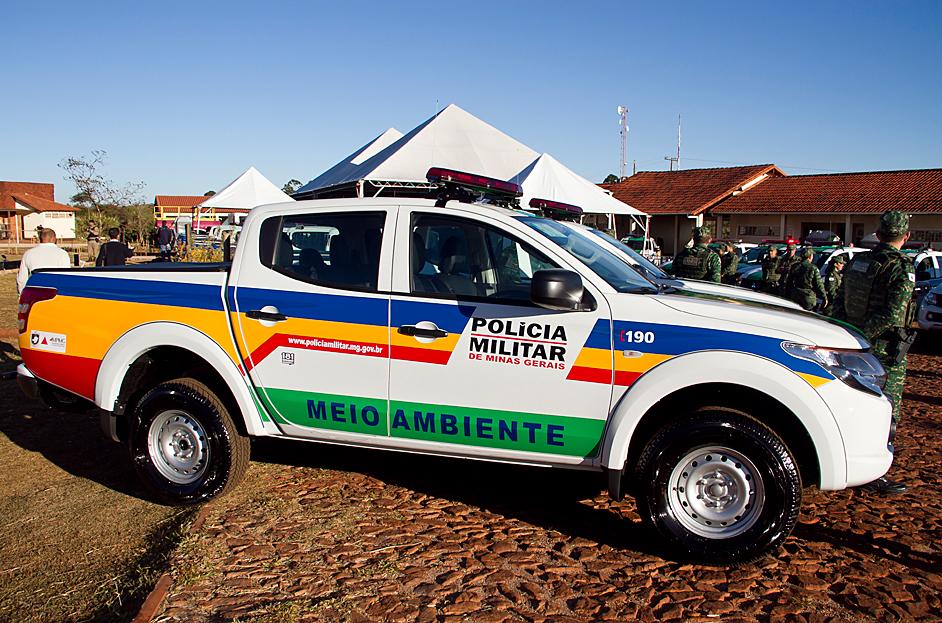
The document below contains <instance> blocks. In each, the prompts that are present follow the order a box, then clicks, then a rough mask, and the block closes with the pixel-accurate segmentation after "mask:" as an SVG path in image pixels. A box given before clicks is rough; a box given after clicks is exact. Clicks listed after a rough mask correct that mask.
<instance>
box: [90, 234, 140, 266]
mask: <svg viewBox="0 0 942 623" xmlns="http://www.w3.org/2000/svg"><path fill="white" fill-rule="evenodd" d="M120 234H121V230H119V229H118V228H117V227H112V228H111V229H109V230H108V237H109V238H111V240H109V241H108V242H106V243H105V244H103V245H101V251H99V252H98V259H97V260H96V261H95V266H124V265H125V263H126V262H127V259H128V258H129V257H131V256H132V255H134V251H132V250H131V249H130V248H129V247H128V246H127V245H126V244H124V243H123V242H121V241H120V240H118V236H119V235H120Z"/></svg>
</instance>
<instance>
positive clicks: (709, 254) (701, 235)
mask: <svg viewBox="0 0 942 623" xmlns="http://www.w3.org/2000/svg"><path fill="white" fill-rule="evenodd" d="M711 239H712V238H711V237H710V231H709V230H708V229H707V228H706V227H694V228H693V246H692V247H690V248H689V249H683V250H681V252H680V253H678V254H677V256H676V257H674V261H673V262H672V263H671V267H670V271H669V272H670V273H671V274H672V275H674V276H675V277H677V278H678V279H703V280H706V281H715V282H716V283H719V282H720V256H718V255H717V254H716V253H714V252H713V251H712V250H711V249H710V248H709V247H708V246H707V245H708V244H710V240H711Z"/></svg>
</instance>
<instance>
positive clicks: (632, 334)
mask: <svg viewBox="0 0 942 623" xmlns="http://www.w3.org/2000/svg"><path fill="white" fill-rule="evenodd" d="M621 341H622V342H628V343H629V344H653V343H654V332H653V331H622V332H621Z"/></svg>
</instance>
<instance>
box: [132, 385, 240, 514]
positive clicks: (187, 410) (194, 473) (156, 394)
mask: <svg viewBox="0 0 942 623" xmlns="http://www.w3.org/2000/svg"><path fill="white" fill-rule="evenodd" d="M132 422H133V429H132V433H131V436H130V451H131V459H132V461H133V462H134V467H135V469H136V470H137V473H138V476H140V478H141V480H143V481H144V483H145V484H146V485H147V486H148V487H149V488H150V489H151V490H153V491H154V493H156V494H157V496H158V497H159V498H161V499H162V500H163V501H165V502H169V503H172V504H197V503H200V502H206V501H208V500H211V499H213V498H215V497H219V496H221V495H223V494H225V493H227V492H228V491H230V490H231V489H232V488H234V487H235V486H236V485H237V484H238V483H239V481H240V480H242V477H243V476H244V475H245V471H246V469H247V468H248V464H249V453H250V443H249V439H248V438H247V437H244V436H242V435H240V434H239V431H238V430H237V429H236V427H235V424H234V423H233V421H232V418H231V417H230V416H229V413H228V411H227V410H226V408H225V406H224V405H223V404H222V403H221V402H220V401H219V399H218V398H217V397H216V395H215V394H213V392H212V390H210V389H209V388H208V387H206V386H205V385H204V384H202V383H200V382H199V381H195V380H193V379H177V380H175V381H169V382H166V383H161V384H160V385H158V386H157V387H155V388H154V389H152V390H150V391H149V392H147V393H146V394H145V395H144V396H143V397H142V398H141V400H140V401H139V402H138V403H137V405H136V406H135V408H134V412H133V414H132Z"/></svg>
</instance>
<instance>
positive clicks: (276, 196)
mask: <svg viewBox="0 0 942 623" xmlns="http://www.w3.org/2000/svg"><path fill="white" fill-rule="evenodd" d="M284 201H294V200H293V199H292V198H291V197H289V196H288V195H286V194H285V193H284V192H282V190H281V189H280V188H278V187H277V186H275V185H274V184H272V183H271V181H269V179H268V178H267V177H265V176H264V175H262V174H261V173H259V172H258V169H256V168H255V167H249V168H248V169H246V170H245V172H244V173H243V174H242V175H240V176H239V177H237V178H236V179H234V180H233V181H232V182H230V184H229V185H228V186H226V187H225V188H223V189H222V190H220V191H219V192H218V193H216V194H215V195H213V196H211V197H207V198H206V200H205V201H203V202H202V203H200V204H199V207H200V208H228V209H233V210H251V209H252V208H254V207H255V206H260V205H265V204H267V203H281V202H284Z"/></svg>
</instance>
